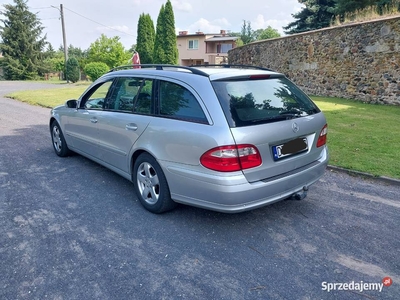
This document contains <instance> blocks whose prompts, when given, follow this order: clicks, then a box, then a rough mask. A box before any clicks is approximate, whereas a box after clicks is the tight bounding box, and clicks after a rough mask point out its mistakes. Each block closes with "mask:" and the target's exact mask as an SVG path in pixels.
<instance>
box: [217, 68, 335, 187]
mask: <svg viewBox="0 0 400 300" xmlns="http://www.w3.org/2000/svg"><path fill="white" fill-rule="evenodd" d="M212 84H213V87H214V90H215V91H216V94H217V96H218V99H219V101H220V103H221V106H222V108H223V111H224V114H225V117H226V119H227V121H228V124H229V126H230V128H231V132H232V135H233V137H234V139H235V142H236V144H237V145H241V144H245V145H248V144H250V145H254V146H255V147H256V148H257V149H258V152H259V154H260V155H261V159H262V164H261V165H260V166H258V167H254V168H249V169H244V170H243V173H244V174H245V176H246V178H247V180H248V181H249V182H255V181H260V180H264V181H265V180H271V179H273V178H279V177H280V176H286V175H288V174H290V173H291V172H296V171H298V170H302V169H304V168H307V167H309V166H312V165H313V164H317V160H318V158H320V156H321V153H322V151H323V150H324V147H325V141H326V131H327V128H326V120H325V117H324V115H323V114H322V112H321V111H320V110H319V109H318V107H317V106H316V105H315V104H314V103H313V102H312V101H311V99H310V98H309V97H308V96H307V95H306V94H304V93H303V92H302V91H301V90H300V89H299V88H298V87H297V86H296V85H295V84H294V83H292V82H291V81H290V80H288V79H287V78H286V77H285V76H283V75H281V74H276V73H273V74H257V75H246V76H235V77H229V78H226V77H225V78H219V79H218V80H214V81H212ZM317 144H318V145H317Z"/></svg>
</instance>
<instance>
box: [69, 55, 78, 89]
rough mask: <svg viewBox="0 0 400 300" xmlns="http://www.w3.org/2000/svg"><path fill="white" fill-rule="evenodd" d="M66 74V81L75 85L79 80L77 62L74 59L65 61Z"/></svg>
mask: <svg viewBox="0 0 400 300" xmlns="http://www.w3.org/2000/svg"><path fill="white" fill-rule="evenodd" d="M66 71H67V73H66V77H67V78H66V79H67V80H69V81H71V82H73V83H75V82H77V81H78V80H79V77H80V69H79V62H78V60H77V59H76V58H75V57H70V58H68V60H67V70H66Z"/></svg>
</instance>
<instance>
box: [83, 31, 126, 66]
mask: <svg viewBox="0 0 400 300" xmlns="http://www.w3.org/2000/svg"><path fill="white" fill-rule="evenodd" d="M129 58H130V54H129V52H128V51H125V48H124V46H123V45H122V43H121V42H120V41H119V37H118V36H115V37H113V38H108V37H107V36H106V35H104V34H102V35H101V36H100V37H99V38H98V39H97V40H96V41H95V42H94V43H92V44H90V47H89V50H88V57H87V61H88V62H103V63H105V64H106V65H107V66H108V67H109V68H115V67H117V66H119V65H126V63H127V61H128V60H129Z"/></svg>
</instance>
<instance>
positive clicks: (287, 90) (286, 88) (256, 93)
mask: <svg viewBox="0 0 400 300" xmlns="http://www.w3.org/2000/svg"><path fill="white" fill-rule="evenodd" d="M212 85H213V87H214V90H215V92H216V94H217V96H218V99H219V101H220V103H221V106H222V108H223V110H224V113H225V116H226V118H227V120H228V123H229V126H230V127H242V126H250V125H256V124H264V123H271V122H279V121H282V120H288V119H293V118H299V117H304V116H309V115H312V114H315V113H318V112H320V110H319V109H318V107H317V106H316V105H315V104H314V103H313V102H312V101H311V99H310V98H309V97H307V95H306V94H305V93H304V92H302V91H301V90H300V89H299V88H298V87H297V86H296V85H294V84H293V83H292V82H291V81H290V80H289V79H287V78H286V77H278V78H267V79H255V80H252V79H240V80H227V81H213V82H212Z"/></svg>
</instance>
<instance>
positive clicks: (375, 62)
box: [228, 16, 400, 105]
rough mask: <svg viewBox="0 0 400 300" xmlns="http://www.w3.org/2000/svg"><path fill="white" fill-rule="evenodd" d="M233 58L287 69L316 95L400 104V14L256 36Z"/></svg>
mask: <svg viewBox="0 0 400 300" xmlns="http://www.w3.org/2000/svg"><path fill="white" fill-rule="evenodd" d="M228 59H229V63H230V64H250V65H257V66H262V67H266V68H270V69H273V70H276V71H278V72H281V73H284V74H286V76H288V77H289V78H290V79H291V80H292V81H294V82H295V83H296V84H297V85H299V86H300V87H301V88H302V89H303V90H304V91H306V92H307V93H308V94H311V95H319V96H333V97H343V98H348V99H355V100H360V101H364V102H370V103H382V104H397V105H400V17H398V16H397V17H391V18H385V19H381V20H376V21H369V22H364V23H357V24H350V25H343V26H338V27H332V28H328V29H321V30H316V31H311V32H307V33H301V34H295V35H290V36H285V37H281V38H277V39H271V40H265V41H259V42H254V43H251V44H248V45H245V46H242V47H238V48H235V49H232V50H230V51H229V56H228Z"/></svg>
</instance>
